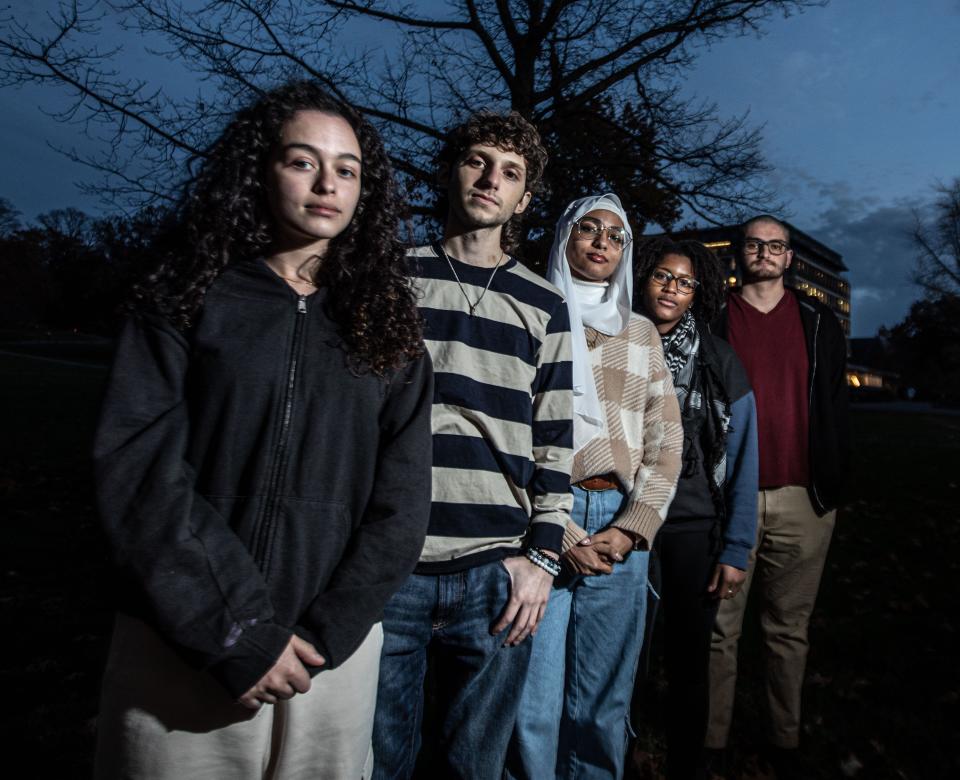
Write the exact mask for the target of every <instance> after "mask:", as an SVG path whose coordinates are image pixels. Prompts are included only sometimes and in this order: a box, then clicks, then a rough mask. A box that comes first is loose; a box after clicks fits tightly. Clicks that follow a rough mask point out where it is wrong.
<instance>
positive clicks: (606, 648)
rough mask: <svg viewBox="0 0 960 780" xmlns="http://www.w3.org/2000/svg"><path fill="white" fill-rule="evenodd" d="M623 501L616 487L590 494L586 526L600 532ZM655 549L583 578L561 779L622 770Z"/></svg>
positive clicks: (571, 643) (570, 654) (570, 653)
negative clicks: (648, 584)
mask: <svg viewBox="0 0 960 780" xmlns="http://www.w3.org/2000/svg"><path fill="white" fill-rule="evenodd" d="M623 500H624V497H623V495H622V494H621V493H620V492H618V491H614V490H608V491H602V492H593V493H590V494H589V495H588V497H587V504H588V506H587V511H586V524H585V527H586V530H587V532H588V533H591V534H592V533H596V532H597V531H598V530H600V529H601V528H603V527H604V526H606V525H608V524H609V523H610V521H611V520H612V519H613V518H614V517H615V516H616V513H617V512H618V511H619V509H620V507H621V504H622V502H623ZM648 563H649V553H647V552H644V551H633V552H631V553H629V555H628V556H627V557H626V559H625V560H624V562H623V563H621V564H618V565H616V566H615V567H614V570H613V573H612V574H609V575H601V576H595V577H583V578H581V579H579V581H578V582H577V586H576V588H575V589H574V592H573V606H572V614H571V618H570V624H569V628H568V631H567V682H566V690H565V703H564V717H563V722H562V723H561V730H560V745H561V748H560V756H559V757H558V760H557V777H569V778H579V779H580V780H589V779H590V778H604V780H609V778H620V777H622V775H623V763H624V754H625V752H626V746H627V738H628V733H629V732H628V725H627V719H628V716H629V710H630V698H631V694H632V692H633V678H634V675H635V673H636V668H637V660H638V658H639V656H640V648H641V645H642V644H643V632H644V620H645V615H646V605H647V566H648Z"/></svg>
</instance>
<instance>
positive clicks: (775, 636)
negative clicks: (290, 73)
mask: <svg viewBox="0 0 960 780" xmlns="http://www.w3.org/2000/svg"><path fill="white" fill-rule="evenodd" d="M835 520H836V512H835V511H833V512H829V513H827V514H826V515H824V516H823V517H817V514H816V513H815V512H814V511H813V507H812V506H811V505H810V499H809V497H808V495H807V490H806V488H803V487H796V486H787V487H782V488H776V489H773V490H761V491H760V494H759V496H758V523H757V543H756V545H755V546H754V548H753V551H752V552H751V553H750V561H749V564H748V568H747V579H746V581H745V582H744V584H743V588H742V589H741V590H740V592H739V593H738V594H737V595H736V596H735V597H734V598H733V599H729V600H725V601H721V602H720V610H719V613H718V614H717V622H716V624H715V626H714V629H713V638H712V642H711V647H710V720H709V724H708V727H707V738H706V746H707V747H708V748H723V747H725V746H726V744H727V738H728V736H729V733H730V721H731V718H732V716H733V701H734V693H735V690H736V686H737V643H738V641H739V639H740V633H741V627H742V624H743V614H744V610H745V609H746V606H747V594H748V593H749V592H750V589H751V586H753V587H755V588H757V589H759V591H760V596H761V599H762V604H761V611H760V625H761V628H762V631H763V641H764V652H765V656H766V657H765V661H766V663H765V680H764V684H765V690H766V699H767V707H768V711H769V717H770V722H769V739H770V742H771V743H772V744H773V745H775V746H777V747H782V748H795V747H797V745H798V744H799V741H800V692H801V689H802V687H803V675H804V670H805V668H806V664H807V649H808V647H809V644H808V642H807V626H808V625H809V623H810V615H811V613H812V612H813V605H814V602H815V601H816V598H817V589H818V588H819V586H820V576H821V574H822V573H823V565H824V561H825V560H826V557H827V550H828V548H829V547H830V537H831V535H832V534H833V526H834V522H835Z"/></svg>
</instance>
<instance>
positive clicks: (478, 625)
mask: <svg viewBox="0 0 960 780" xmlns="http://www.w3.org/2000/svg"><path fill="white" fill-rule="evenodd" d="M438 579H439V580H440V581H441V586H440V603H439V606H438V612H437V616H436V630H435V633H434V641H435V642H436V643H437V669H438V684H439V686H440V691H441V692H442V698H443V699H444V700H445V702H444V703H445V705H446V706H445V707H443V712H442V715H441V733H440V738H441V750H440V752H441V757H440V760H441V766H440V768H439V772H438V775H439V776H440V777H443V778H451V779H452V778H464V779H467V778H469V779H470V780H487V779H489V780H497V779H498V778H500V777H501V773H502V772H503V766H504V763H505V761H506V755H507V745H508V743H509V741H510V734H511V732H512V731H513V725H514V721H515V719H516V714H517V707H518V706H519V704H520V694H521V690H522V688H523V681H524V678H525V677H526V674H527V666H528V664H529V662H530V650H531V643H530V641H529V640H528V641H526V642H523V643H522V644H521V645H519V646H518V647H504V646H503V642H504V640H505V639H506V637H507V634H508V633H509V628H507V629H504V631H502V632H501V633H500V634H498V635H495V636H494V635H491V633H490V628H491V626H492V625H493V624H494V623H495V622H496V620H497V619H498V618H499V617H500V614H501V613H502V612H503V609H504V607H505V606H506V604H507V600H508V598H509V596H510V575H509V573H508V572H507V570H506V568H505V567H504V565H503V563H501V562H499V561H497V562H495V563H489V564H485V565H482V566H475V567H474V568H472V569H468V570H466V571H464V572H459V573H457V574H455V575H453V574H452V575H441V576H440V577H439V578H438Z"/></svg>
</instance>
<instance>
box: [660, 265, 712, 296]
mask: <svg viewBox="0 0 960 780" xmlns="http://www.w3.org/2000/svg"><path fill="white" fill-rule="evenodd" d="M650 278H651V279H653V281H655V282H656V283H657V284H659V285H660V286H661V287H666V286H667V285H668V284H670V282H673V281H675V282H676V283H677V292H678V293H680V294H681V295H690V294H691V293H692V292H693V291H694V290H696V289H697V287H698V286H699V285H700V282H698V281H697V280H696V279H694V278H693V277H691V276H674V275H673V274H672V273H670V272H669V271H664V270H663V269H662V268H656V269H654V271H653V273H652V274H650Z"/></svg>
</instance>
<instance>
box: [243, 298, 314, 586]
mask: <svg viewBox="0 0 960 780" xmlns="http://www.w3.org/2000/svg"><path fill="white" fill-rule="evenodd" d="M306 313H307V296H305V295H299V296H297V316H296V320H295V322H294V326H293V336H292V337H291V341H290V353H289V354H290V359H289V360H288V362H287V371H286V376H287V385H286V388H285V390H284V394H283V402H282V409H283V414H282V416H281V418H280V432H279V435H278V437H277V445H276V447H275V448H274V451H273V465H272V467H271V469H270V481H269V483H268V487H267V497H266V500H265V501H264V505H263V514H262V515H261V520H260V528H259V529H258V532H257V543H256V545H255V546H254V560H256V562H257V563H258V564H259V565H260V569H261V571H262V572H263V575H264V577H266V576H267V575H268V573H269V561H270V547H271V545H272V541H273V528H274V526H275V525H276V519H277V515H278V514H279V510H280V485H281V482H282V480H283V474H284V472H285V471H286V462H287V444H288V443H289V438H290V421H291V419H292V418H293V396H294V388H295V387H296V382H297V369H298V368H299V355H300V345H301V343H302V341H303V330H304V321H305V320H306V317H304V315H305V314H306Z"/></svg>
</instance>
